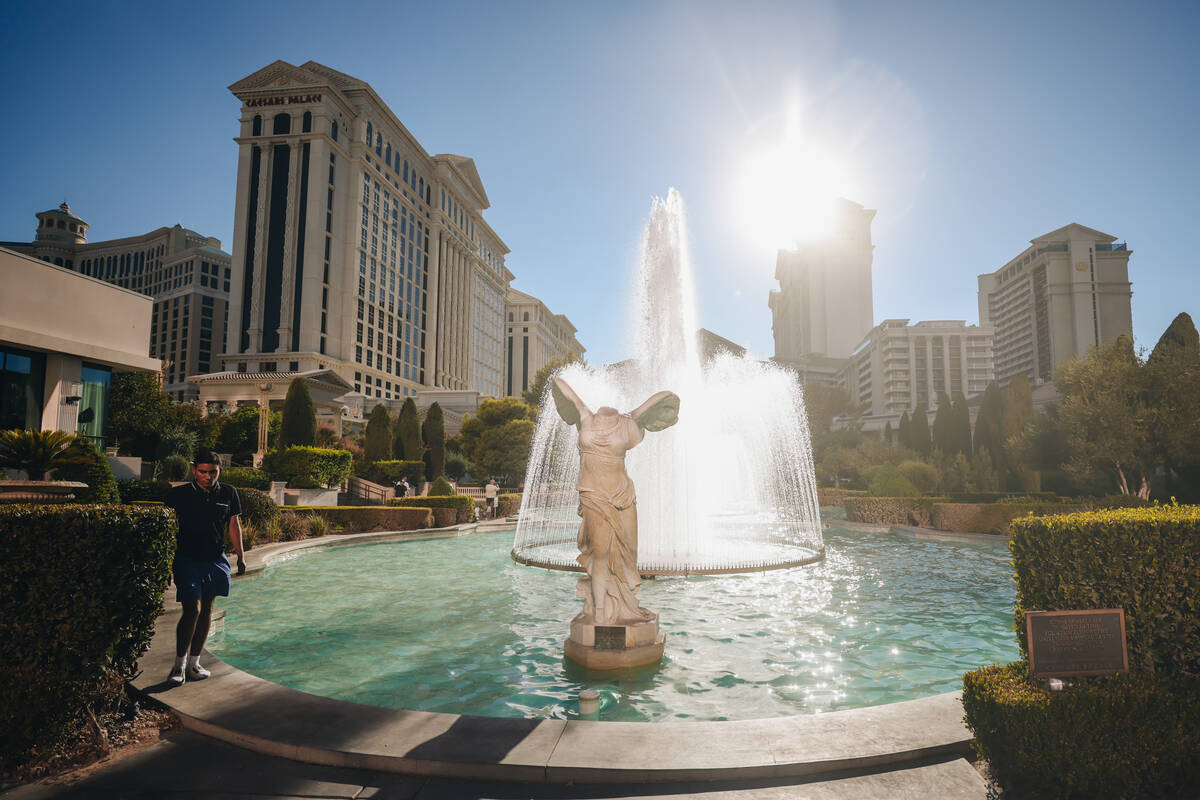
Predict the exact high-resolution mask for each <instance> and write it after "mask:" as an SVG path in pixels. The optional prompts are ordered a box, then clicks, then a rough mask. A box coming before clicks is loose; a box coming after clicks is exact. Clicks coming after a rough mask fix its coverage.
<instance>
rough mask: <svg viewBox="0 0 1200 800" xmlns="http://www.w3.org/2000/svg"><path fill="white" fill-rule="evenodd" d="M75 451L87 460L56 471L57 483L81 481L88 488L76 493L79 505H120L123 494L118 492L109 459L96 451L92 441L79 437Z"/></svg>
mask: <svg viewBox="0 0 1200 800" xmlns="http://www.w3.org/2000/svg"><path fill="white" fill-rule="evenodd" d="M74 449H76V450H78V452H79V453H80V454H81V455H82V456H83V457H84V458H86V459H87V460H86V461H84V462H82V463H80V464H64V465H62V466H61V467H58V468H57V469H55V470H54V480H56V481H80V482H82V483H86V484H87V485H88V488H86V489H80V490H79V491H78V492H76V493H75V501H76V502H78V503H119V502H121V494H120V492H119V491H118V490H117V479H116V478H114V477H113V471H112V467H110V466H109V465H108V459H107V458H105V457H104V454H103V453H101V452H100V451H99V450H97V449H96V445H94V444H92V442H91V440H90V439H85V438H83V437H79V438H78V439H76V440H75V445H74Z"/></svg>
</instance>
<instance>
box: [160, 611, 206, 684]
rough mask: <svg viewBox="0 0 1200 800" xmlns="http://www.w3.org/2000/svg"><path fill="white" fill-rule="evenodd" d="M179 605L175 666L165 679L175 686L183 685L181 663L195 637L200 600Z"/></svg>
mask: <svg viewBox="0 0 1200 800" xmlns="http://www.w3.org/2000/svg"><path fill="white" fill-rule="evenodd" d="M179 604H180V605H181V606H183V614H182V615H181V616H180V617H179V624H178V625H176V626H175V666H174V667H173V668H172V669H171V674H170V676H169V677H168V678H167V680H168V681H170V682H171V683H173V684H176V685H179V684H182V683H183V662H184V658H185V657H186V656H187V652H188V645H189V644H190V643H191V641H192V638H193V637H194V636H195V635H196V623H197V621H198V620H199V618H200V599H199V598H195V599H190V600H180V601H179Z"/></svg>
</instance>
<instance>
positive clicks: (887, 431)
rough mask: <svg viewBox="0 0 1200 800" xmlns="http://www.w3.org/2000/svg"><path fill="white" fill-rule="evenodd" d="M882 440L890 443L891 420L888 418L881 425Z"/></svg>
mask: <svg viewBox="0 0 1200 800" xmlns="http://www.w3.org/2000/svg"><path fill="white" fill-rule="evenodd" d="M883 441H884V443H885V444H888V445H890V444H891V443H892V421H891V420H890V419H889V420H888V421H887V422H885V423H884V425H883Z"/></svg>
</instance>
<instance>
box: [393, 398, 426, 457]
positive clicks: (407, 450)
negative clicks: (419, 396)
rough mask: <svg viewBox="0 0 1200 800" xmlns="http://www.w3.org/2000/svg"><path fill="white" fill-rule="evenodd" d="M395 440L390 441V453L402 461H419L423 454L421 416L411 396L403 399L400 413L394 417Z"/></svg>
mask: <svg viewBox="0 0 1200 800" xmlns="http://www.w3.org/2000/svg"><path fill="white" fill-rule="evenodd" d="M393 433H394V435H395V437H396V438H395V441H393V442H392V455H393V456H395V457H396V458H398V459H400V460H402V461H420V460H421V457H422V456H423V455H424V454H425V447H424V445H423V444H422V442H421V416H420V415H419V414H418V413H417V404H416V402H415V401H414V400H413V399H412V398H411V397H406V398H405V399H404V405H402V406H400V415H399V416H398V417H396V428H395V430H394V431H393Z"/></svg>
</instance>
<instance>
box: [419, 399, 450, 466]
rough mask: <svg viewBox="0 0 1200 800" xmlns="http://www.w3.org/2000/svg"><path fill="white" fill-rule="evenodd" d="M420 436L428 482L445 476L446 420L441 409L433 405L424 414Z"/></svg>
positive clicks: (435, 404)
mask: <svg viewBox="0 0 1200 800" xmlns="http://www.w3.org/2000/svg"><path fill="white" fill-rule="evenodd" d="M421 436H422V437H423V438H424V439H425V444H426V446H427V449H426V451H425V459H426V464H428V467H429V468H428V470H427V472H426V477H427V478H429V480H431V481H432V480H436V479H437V478H439V477H441V476H443V475H445V474H446V419H445V415H444V414H443V413H442V407H441V406H440V405H438V404H437V403H434V404H433V405H431V406H430V407H429V410H428V411H426V412H425V421H424V422H422V423H421Z"/></svg>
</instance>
